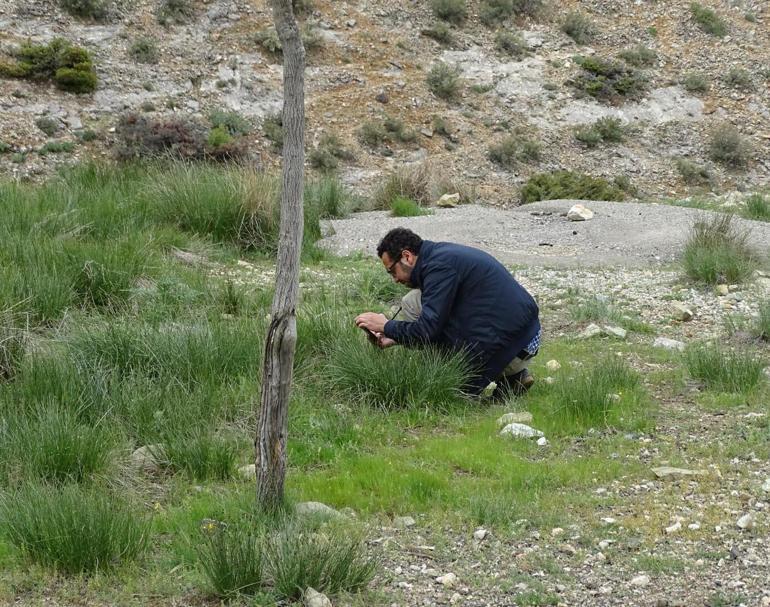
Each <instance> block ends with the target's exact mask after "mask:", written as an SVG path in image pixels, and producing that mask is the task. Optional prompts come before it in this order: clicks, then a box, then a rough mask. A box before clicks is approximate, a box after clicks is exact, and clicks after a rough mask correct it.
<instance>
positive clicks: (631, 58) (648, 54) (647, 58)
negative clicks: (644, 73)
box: [619, 44, 658, 67]
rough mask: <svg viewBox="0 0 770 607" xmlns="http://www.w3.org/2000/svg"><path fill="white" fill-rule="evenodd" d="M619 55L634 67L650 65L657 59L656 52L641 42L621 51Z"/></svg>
mask: <svg viewBox="0 0 770 607" xmlns="http://www.w3.org/2000/svg"><path fill="white" fill-rule="evenodd" d="M619 57H620V58H621V59H622V60H623V61H625V62H626V63H628V64H630V65H633V66H634V67H652V66H653V65H655V64H656V63H657V61H658V54H657V53H656V52H655V51H654V50H652V49H651V48H647V47H646V46H644V45H643V44H637V45H636V46H634V47H632V48H628V49H626V50H624V51H622V52H621V53H620V55H619Z"/></svg>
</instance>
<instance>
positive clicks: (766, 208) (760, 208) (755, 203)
mask: <svg viewBox="0 0 770 607" xmlns="http://www.w3.org/2000/svg"><path fill="white" fill-rule="evenodd" d="M746 216H747V217H749V218H750V219H758V220H760V221H770V199H768V198H766V197H765V196H762V195H761V194H752V195H751V196H749V197H748V198H747V199H746Z"/></svg>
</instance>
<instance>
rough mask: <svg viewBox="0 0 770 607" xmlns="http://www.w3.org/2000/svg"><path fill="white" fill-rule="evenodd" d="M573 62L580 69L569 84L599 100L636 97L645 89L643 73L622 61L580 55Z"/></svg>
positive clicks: (645, 80) (615, 100)
mask: <svg viewBox="0 0 770 607" xmlns="http://www.w3.org/2000/svg"><path fill="white" fill-rule="evenodd" d="M575 63H577V65H579V66H580V67H581V68H582V71H581V73H580V74H578V75H577V76H576V77H575V78H574V79H573V80H571V81H570V84H572V86H574V87H575V88H576V89H577V90H578V91H580V92H581V93H587V94H588V95H591V96H592V97H595V98H597V99H599V100H600V101H608V102H618V101H622V100H625V99H638V98H639V97H641V96H642V95H643V94H644V92H645V91H646V90H647V78H646V77H645V76H644V74H642V73H641V72H640V71H638V70H634V69H632V68H629V67H628V66H626V65H625V64H624V63H620V62H615V61H610V60H607V59H602V58H600V57H581V56H578V57H575Z"/></svg>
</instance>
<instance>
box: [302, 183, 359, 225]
mask: <svg viewBox="0 0 770 607" xmlns="http://www.w3.org/2000/svg"><path fill="white" fill-rule="evenodd" d="M305 204H306V206H313V207H314V208H316V209H317V210H318V215H319V217H323V218H329V217H331V218H339V217H345V215H346V214H347V211H348V208H349V207H350V206H351V201H350V192H349V191H348V190H347V189H346V188H345V185H344V184H343V183H342V182H341V181H340V180H339V178H338V177H335V176H334V175H324V176H323V177H322V178H321V179H319V180H318V181H317V182H313V183H310V184H308V186H307V187H306V188H305Z"/></svg>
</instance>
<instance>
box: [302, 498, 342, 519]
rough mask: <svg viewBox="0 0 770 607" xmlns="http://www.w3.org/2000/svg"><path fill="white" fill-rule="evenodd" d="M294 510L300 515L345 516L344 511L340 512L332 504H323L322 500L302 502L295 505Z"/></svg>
mask: <svg viewBox="0 0 770 607" xmlns="http://www.w3.org/2000/svg"><path fill="white" fill-rule="evenodd" d="M294 511H295V512H296V513H297V514H298V515H300V516H314V515H321V516H328V517H337V516H343V515H342V513H340V512H338V511H337V510H335V509H334V508H332V507H330V506H327V505H326V504H322V503H321V502H300V503H299V504H297V505H296V506H295V507H294Z"/></svg>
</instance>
